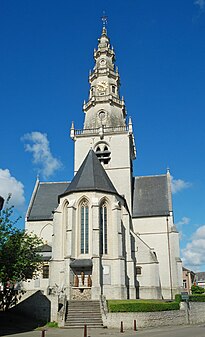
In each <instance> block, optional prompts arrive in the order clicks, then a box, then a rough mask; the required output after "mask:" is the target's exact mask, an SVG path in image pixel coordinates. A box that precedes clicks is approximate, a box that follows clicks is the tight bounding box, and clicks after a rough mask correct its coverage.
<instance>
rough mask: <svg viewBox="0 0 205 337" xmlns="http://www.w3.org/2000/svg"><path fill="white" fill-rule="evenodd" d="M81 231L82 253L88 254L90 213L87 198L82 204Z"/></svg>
mask: <svg viewBox="0 0 205 337" xmlns="http://www.w3.org/2000/svg"><path fill="white" fill-rule="evenodd" d="M80 233H81V234H80V252H81V254H88V248H89V244H88V240H89V213H88V202H87V200H83V202H82V203H81V206H80Z"/></svg>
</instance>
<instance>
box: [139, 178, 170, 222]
mask: <svg viewBox="0 0 205 337" xmlns="http://www.w3.org/2000/svg"><path fill="white" fill-rule="evenodd" d="M170 211H171V209H170V201H169V188H168V177H167V174H165V175H158V176H146V177H135V178H134V190H133V217H134V218H135V217H146V216H162V215H168V214H169V212H170Z"/></svg>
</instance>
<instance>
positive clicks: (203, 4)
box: [194, 0, 205, 10]
mask: <svg viewBox="0 0 205 337" xmlns="http://www.w3.org/2000/svg"><path fill="white" fill-rule="evenodd" d="M194 4H195V5H197V6H199V8H200V10H203V9H204V8H205V0H195V1H194Z"/></svg>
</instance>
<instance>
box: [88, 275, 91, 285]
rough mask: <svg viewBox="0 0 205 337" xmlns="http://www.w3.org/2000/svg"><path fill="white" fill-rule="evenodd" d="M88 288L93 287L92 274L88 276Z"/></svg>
mask: <svg viewBox="0 0 205 337" xmlns="http://www.w3.org/2000/svg"><path fill="white" fill-rule="evenodd" d="M88 287H89V288H91V287H92V280H91V276H90V274H89V275H88Z"/></svg>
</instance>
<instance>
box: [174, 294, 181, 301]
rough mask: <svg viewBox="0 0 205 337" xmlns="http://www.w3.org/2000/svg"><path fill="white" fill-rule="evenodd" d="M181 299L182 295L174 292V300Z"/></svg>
mask: <svg viewBox="0 0 205 337" xmlns="http://www.w3.org/2000/svg"><path fill="white" fill-rule="evenodd" d="M181 301H182V295H181V294H176V295H175V302H181Z"/></svg>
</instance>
